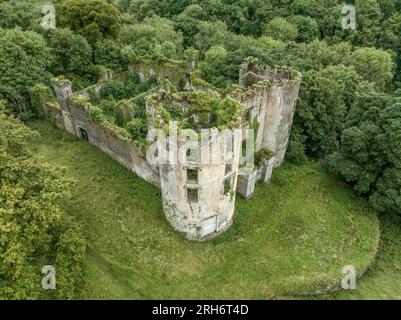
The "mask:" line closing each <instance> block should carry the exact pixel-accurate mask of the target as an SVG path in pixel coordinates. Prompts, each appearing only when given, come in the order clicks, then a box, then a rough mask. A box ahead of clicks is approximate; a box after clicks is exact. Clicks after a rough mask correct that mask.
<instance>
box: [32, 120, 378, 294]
mask: <svg viewBox="0 0 401 320" xmlns="http://www.w3.org/2000/svg"><path fill="white" fill-rule="evenodd" d="M32 126H33V127H34V128H35V129H37V130H38V131H39V132H41V134H42V137H41V139H40V140H39V141H38V143H37V144H36V145H35V146H33V148H34V149H35V150H36V154H37V156H38V157H40V158H41V159H43V161H48V162H51V163H54V164H58V165H61V166H64V167H65V168H66V169H67V173H68V175H69V176H70V177H72V178H73V179H75V180H76V184H75V186H74V188H73V189H72V190H71V192H72V199H70V200H68V201H65V203H64V204H63V206H64V208H65V209H66V210H67V211H68V212H69V213H70V214H72V215H74V216H76V217H77V218H78V220H79V221H80V222H81V223H82V225H84V227H85V230H86V237H87V241H88V251H87V258H86V261H85V269H86V274H85V279H86V281H85V284H84V288H85V289H84V290H83V292H82V297H81V298H93V299H97V298H116V299H117V298H119V299H126V298H136V299H141V298H148V299H154V298H155V299H156V298H157V299H163V298H176V299H181V298H187V299H188V298H209V299H214V298H216V299H217V298H220V299H224V298H233V299H234V298H236V299H241V298H250V299H256V298H260V299H264V298H274V297H278V296H281V295H283V294H285V293H287V292H292V291H308V290H315V289H318V288H325V287H328V286H331V285H339V284H340V281H341V279H342V277H343V275H342V273H341V269H342V267H343V266H344V265H354V266H355V268H356V269H357V271H358V272H361V271H362V270H364V269H365V268H366V267H367V266H368V265H369V264H370V263H371V261H372V259H373V257H374V255H375V253H376V243H377V238H378V233H379V226H378V222H377V219H376V217H375V215H374V214H372V212H370V211H369V209H368V208H367V206H366V205H365V203H364V202H363V201H361V200H359V199H358V197H356V196H354V195H353V192H352V191H351V190H349V189H348V188H347V187H346V186H344V185H342V184H340V183H339V182H337V181H336V180H334V179H332V178H331V177H329V176H327V175H326V174H325V173H324V172H323V170H322V169H321V168H320V167H319V165H317V164H307V165H304V166H297V167H295V166H288V165H287V166H284V167H282V168H281V169H279V170H277V171H276V172H275V173H274V179H273V182H272V183H271V184H270V185H262V184H260V185H258V186H257V188H256V192H255V195H254V197H253V199H251V200H250V201H243V200H241V199H238V200H237V210H236V218H235V222H234V225H233V227H232V228H231V229H230V230H229V231H228V232H227V233H225V234H224V235H222V236H220V237H218V238H217V239H214V240H212V241H210V242H207V243H193V242H189V241H187V240H185V239H184V238H183V237H182V236H181V235H179V234H178V233H176V232H174V231H173V230H172V228H171V227H170V225H169V224H168V223H167V222H166V220H165V218H164V216H163V213H162V206H161V197H160V191H159V190H158V189H157V188H155V187H153V186H152V185H150V184H148V183H146V182H145V181H143V180H142V179H140V178H139V177H137V176H135V175H134V174H133V173H130V172H129V171H128V170H126V169H125V168H123V167H122V166H120V165H119V164H117V163H116V162H115V161H113V160H112V159H110V158H109V157H108V156H107V155H105V154H103V153H102V152H101V151H99V150H98V149H97V148H96V147H94V146H92V145H90V144H88V143H86V142H83V141H80V140H78V139H76V138H75V137H73V136H71V135H69V134H67V133H64V132H61V131H59V130H57V129H54V128H53V127H51V126H50V125H49V124H47V123H46V122H36V123H33V124H32Z"/></svg>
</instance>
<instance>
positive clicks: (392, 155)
mask: <svg viewBox="0 0 401 320" xmlns="http://www.w3.org/2000/svg"><path fill="white" fill-rule="evenodd" d="M46 3H47V2H44V1H39V0H38V1H34V0H15V1H14V0H10V1H1V0H0V101H1V102H0V129H1V134H0V260H1V261H2V262H1V264H0V298H21V299H24V298H60V299H62V298H74V297H77V296H78V295H79V292H80V289H81V288H80V285H81V284H82V279H80V276H81V273H80V272H77V271H76V270H80V268H82V260H83V256H84V255H85V239H84V235H83V231H82V226H80V224H79V223H78V222H77V221H76V219H75V218H73V217H71V216H70V215H69V214H68V213H67V212H65V210H63V208H62V206H60V199H64V200H65V199H66V198H68V197H69V195H68V193H69V192H68V190H69V186H70V184H72V183H74V182H73V181H69V179H68V178H67V175H66V174H65V172H63V170H62V169H61V168H58V167H56V166H55V165H54V164H50V163H48V164H45V163H42V162H40V161H38V160H37V159H36V157H34V156H33V155H32V151H31V150H30V148H29V145H30V141H32V140H35V139H36V140H37V132H35V131H34V130H31V129H29V128H28V127H27V126H26V124H29V123H31V122H32V121H38V120H40V119H43V117H44V115H43V112H42V103H43V101H51V100H55V97H54V93H53V92H52V89H51V85H50V79H51V78H52V77H55V76H60V75H63V76H65V77H66V78H68V79H70V80H72V81H73V87H74V90H78V89H83V88H85V87H87V86H88V85H90V84H93V83H95V82H97V81H98V80H99V77H100V74H101V72H102V70H104V69H105V68H109V69H113V70H115V69H126V68H127V66H128V65H129V64H132V63H138V62H140V61H143V60H153V61H156V62H160V63H162V62H165V61H170V60H184V61H188V62H189V61H192V60H195V61H196V64H197V65H198V66H199V69H200V70H201V73H202V78H203V79H205V80H206V81H208V82H209V83H211V84H212V85H213V86H215V87H216V88H221V89H224V88H228V87H230V86H232V85H234V84H237V83H238V76H239V67H240V65H241V63H242V62H243V61H244V59H245V58H247V57H249V56H253V57H257V58H258V59H259V60H261V61H262V62H263V63H265V64H266V65H268V66H276V65H280V66H289V67H292V68H294V69H296V70H299V71H300V72H301V73H302V74H303V80H302V85H301V90H300V96H299V101H298V104H297V109H296V114H295V119H294V124H293V127H292V132H291V138H290V144H289V150H288V152H287V158H286V161H287V162H288V163H291V165H294V166H300V167H301V166H304V165H305V164H306V163H310V162H311V161H316V162H319V163H322V164H323V166H324V168H325V170H327V172H328V173H329V174H331V175H333V176H335V177H337V178H338V179H340V180H342V181H343V182H344V183H346V184H347V185H348V186H350V187H351V188H353V189H354V190H355V192H356V193H357V194H358V195H359V196H360V197H361V198H362V199H364V200H366V201H367V202H368V203H369V205H370V206H371V207H372V208H373V209H374V210H376V212H378V213H379V214H380V215H382V216H386V217H389V216H392V215H395V216H397V215H400V213H401V0H380V1H379V0H355V1H347V3H348V4H351V5H354V6H355V10H356V29H355V30H352V29H344V28H343V26H342V19H343V16H344V15H343V14H342V8H343V6H344V4H345V3H344V1H339V0H202V1H200V0H110V1H105V0H60V1H53V4H54V6H55V9H56V26H57V27H56V28H55V29H54V30H53V29H49V30H46V29H45V28H43V27H42V26H41V22H42V19H43V16H44V15H43V14H42V7H43V5H44V4H46ZM135 81H136V80H135V79H133V82H135ZM135 85H137V83H136V82H135ZM103 90H108V91H107V92H105V91H104V96H105V97H108V99H109V100H114V99H115V100H118V99H120V98H123V97H125V96H129V94H130V91H129V90H133V89H132V88H130V86H129V83H128V84H124V85H123V84H122V83H119V82H118V81H116V82H112V83H111V84H109V85H108V87H107V88H106V89H103ZM135 90H137V89H135ZM138 90H140V89H138ZM109 105H110V104H109ZM107 107H108V103H107V100H106V101H105V102H104V103H103V106H102V108H105V109H107ZM136 129H137V128H134V129H133V130H136ZM138 130H139V129H138ZM43 208H49V209H47V210H43ZM43 212H46V215H45V216H43V214H42V213H43ZM43 257H51V260H52V261H60V263H61V265H62V267H60V270H59V271H58V274H59V276H58V281H59V282H60V283H61V284H62V283H63V281H65V283H66V285H64V286H62V285H61V286H62V287H63V288H64V290H58V291H57V293H50V294H49V293H46V295H45V296H43V295H44V293H43V291H42V290H41V288H40V286H39V284H40V281H39V280H38V281H36V280H37V279H36V278H38V279H40V278H41V275H40V274H39V275H35V272H34V270H35V268H36V266H38V265H43V264H44V263H43ZM35 281H36V282H38V285H36V284H35ZM4 288H5V289H4Z"/></svg>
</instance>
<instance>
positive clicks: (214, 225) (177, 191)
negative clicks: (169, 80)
mask: <svg viewBox="0 0 401 320" xmlns="http://www.w3.org/2000/svg"><path fill="white" fill-rule="evenodd" d="M138 68H139V70H140V73H141V74H142V75H141V78H142V79H143V80H146V79H147V78H148V77H149V76H157V77H159V78H162V77H164V76H165V75H164V73H165V70H164V71H163V72H164V73H163V75H162V76H160V75H157V74H154V73H155V68H151V67H148V66H147V67H146V68H140V67H138V66H137V67H135V70H136V71H137V70H138ZM146 72H148V73H152V74H149V75H147V74H144V73H146ZM183 74H185V72H184V73H183ZM111 76H112V75H109V78H110V77H111ZM179 76H182V75H181V74H180V75H179ZM189 79H190V78H188V75H187V74H185V81H188V80H189ZM159 80H160V79H159ZM189 81H190V80H189ZM300 83H301V75H300V74H299V73H297V72H294V71H292V70H290V69H274V70H269V69H266V68H265V67H264V66H263V65H261V64H260V63H259V62H258V61H257V60H256V59H253V58H248V59H247V60H246V61H245V62H244V64H243V65H242V66H241V70H240V86H239V87H238V88H236V89H235V90H233V91H232V92H231V93H230V94H229V96H230V97H232V98H233V99H234V100H236V101H237V102H238V103H239V104H240V105H241V106H242V107H243V109H244V110H245V114H246V116H245V119H238V123H237V127H238V128H242V129H243V132H246V129H247V128H249V127H251V124H252V123H257V124H258V126H257V127H258V129H257V134H256V141H255V153H257V152H260V151H261V150H263V149H268V150H270V152H271V154H272V156H271V157H270V158H269V159H263V160H262V162H261V164H260V165H259V166H253V167H252V166H250V167H249V166H247V167H241V166H240V155H241V141H240V142H239V143H237V144H236V145H233V146H232V147H233V151H234V152H233V159H232V164H231V165H230V166H227V165H225V164H224V163H221V164H200V161H199V159H197V158H195V159H193V161H192V162H191V163H188V164H179V163H178V164H163V165H160V166H152V165H151V164H149V163H148V161H147V160H146V156H145V153H144V151H143V150H142V149H141V148H140V147H139V146H137V144H136V143H135V142H133V141H131V140H130V139H122V138H121V137H120V136H118V135H115V134H113V131H112V130H108V128H107V127H104V126H102V125H100V124H97V123H94V122H93V121H91V120H90V119H89V117H88V107H87V106H75V105H74V104H73V103H72V99H71V97H72V95H73V93H72V90H71V82H70V81H68V80H64V79H61V80H60V79H59V80H57V79H54V80H53V86H54V88H55V92H56V95H57V98H58V101H59V105H60V108H59V109H58V108H56V107H54V106H52V105H51V104H45V109H47V110H48V111H50V113H51V114H52V115H53V117H54V118H55V119H56V120H59V121H60V120H61V119H62V122H63V126H64V128H65V130H66V131H68V132H70V133H71V134H74V135H76V136H78V137H80V138H82V139H86V140H88V141H89V142H90V143H91V144H94V145H96V146H97V147H98V148H100V149H101V150H102V151H104V152H105V153H107V154H108V155H109V156H110V157H112V158H113V159H115V160H117V161H118V162H119V163H121V164H122V165H124V166H125V167H127V168H129V169H130V170H132V171H133V172H135V173H136V174H137V175H138V176H140V177H142V178H143V179H145V180H146V181H148V182H150V183H152V184H154V185H156V186H158V187H160V188H161V192H162V201H163V211H164V214H165V216H166V218H167V220H168V221H169V222H170V224H171V225H172V226H173V228H174V229H175V230H177V231H179V232H182V233H183V234H184V235H185V237H186V238H187V239H190V240H196V241H202V240H207V239H209V238H212V237H214V236H216V235H218V234H219V233H221V232H223V231H225V230H227V229H228V228H229V227H230V226H231V224H232V222H233V218H234V212H235V197H236V193H238V194H240V195H241V196H243V197H245V198H250V197H251V196H252V194H253V191H254V186H255V183H256V182H257V181H258V180H262V181H264V182H268V181H270V179H271V176H272V172H273V168H274V167H278V166H280V165H281V164H282V162H283V160H284V157H285V152H286V149H287V144H288V139H289V135H290V130H291V125H292V120H293V115H294V111H295V105H296V101H297V98H298V91H299V87H300ZM185 87H186V88H187V89H188V90H196V89H195V88H193V86H192V84H191V83H187V84H186V85H185ZM95 89H96V90H97V91H98V90H99V85H97V86H96V88H95ZM81 94H82V95H85V94H86V93H85V91H83V92H82V93H81ZM147 109H148V111H149V110H152V106H151V105H149V102H148V103H147ZM148 115H149V116H150V117H151V116H152V114H149V113H148ZM153 125H154V121H153V120H149V129H151V127H152V126H153ZM216 130H217V129H216ZM178 143H179V144H184V143H185V141H179V142H178ZM219 156H220V157H223V156H224V155H219ZM190 171H191V172H196V178H195V179H193V178H190V175H189V172H190Z"/></svg>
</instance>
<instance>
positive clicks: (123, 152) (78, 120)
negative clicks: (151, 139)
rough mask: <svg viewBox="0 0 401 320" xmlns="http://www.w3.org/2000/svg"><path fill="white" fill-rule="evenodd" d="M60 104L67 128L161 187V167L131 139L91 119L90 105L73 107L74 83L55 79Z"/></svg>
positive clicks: (54, 84) (54, 83)
mask: <svg viewBox="0 0 401 320" xmlns="http://www.w3.org/2000/svg"><path fill="white" fill-rule="evenodd" d="M52 83H53V86H54V89H55V91H56V95H57V99H58V101H59V104H60V111H61V114H62V119H63V121H64V126H65V128H66V130H67V131H68V132H70V133H72V134H73V135H75V136H77V137H79V138H81V139H87V140H88V141H89V142H90V143H91V144H93V145H95V146H97V147H98V148H99V149H101V150H102V151H103V152H105V153H106V154H108V155H109V156H110V157H111V158H113V159H114V160H116V161H118V162H119V163H120V164H122V165H123V166H125V167H126V168H128V169H129V170H132V171H133V172H135V173H136V174H137V175H138V176H140V177H141V178H143V179H145V180H146V181H148V182H150V183H152V184H154V185H156V186H159V185H160V182H159V174H158V169H157V168H154V167H152V166H151V165H150V164H149V163H148V162H147V160H146V155H145V154H144V153H143V152H142V150H141V149H140V148H139V147H138V146H137V145H136V144H135V143H134V142H132V141H125V140H122V139H120V138H119V137H117V136H115V135H113V133H112V132H109V131H108V130H107V129H106V128H104V127H102V126H101V125H100V124H97V123H94V122H93V121H91V120H90V119H89V118H88V114H87V111H88V110H87V107H85V106H74V104H73V103H72V101H71V99H70V98H71V96H72V90H71V82H70V81H68V80H57V79H54V80H53V81H52Z"/></svg>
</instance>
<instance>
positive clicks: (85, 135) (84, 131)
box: [79, 128, 89, 141]
mask: <svg viewBox="0 0 401 320" xmlns="http://www.w3.org/2000/svg"><path fill="white" fill-rule="evenodd" d="M79 134H80V136H81V138H82V139H84V140H86V141H89V137H88V132H86V130H85V129H82V128H79Z"/></svg>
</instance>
